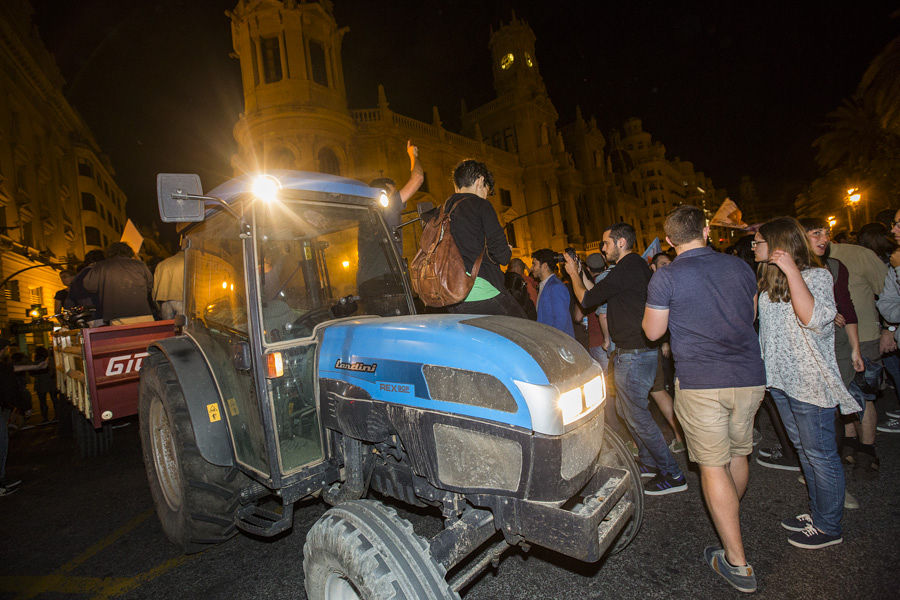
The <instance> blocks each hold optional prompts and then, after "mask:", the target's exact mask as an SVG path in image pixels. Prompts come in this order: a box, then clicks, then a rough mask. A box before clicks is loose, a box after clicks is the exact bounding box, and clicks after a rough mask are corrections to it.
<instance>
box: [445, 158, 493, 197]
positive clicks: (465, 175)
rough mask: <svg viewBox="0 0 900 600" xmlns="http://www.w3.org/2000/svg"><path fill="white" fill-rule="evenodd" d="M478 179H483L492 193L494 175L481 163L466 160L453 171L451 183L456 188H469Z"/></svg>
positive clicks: (469, 159)
mask: <svg viewBox="0 0 900 600" xmlns="http://www.w3.org/2000/svg"><path fill="white" fill-rule="evenodd" d="M479 177H484V184H485V185H486V186H488V190H489V191H490V192H491V193H493V191H494V175H493V173H491V172H490V171H489V170H488V168H487V165H486V164H484V163H483V162H478V161H477V160H473V159H471V158H467V159H466V160H464V161H462V162H461V163H459V164H458V165H456V168H455V169H453V183H454V184H456V187H457V188H464V187H469V186H470V185H472V184H474V183H475V182H476V181H478V178H479Z"/></svg>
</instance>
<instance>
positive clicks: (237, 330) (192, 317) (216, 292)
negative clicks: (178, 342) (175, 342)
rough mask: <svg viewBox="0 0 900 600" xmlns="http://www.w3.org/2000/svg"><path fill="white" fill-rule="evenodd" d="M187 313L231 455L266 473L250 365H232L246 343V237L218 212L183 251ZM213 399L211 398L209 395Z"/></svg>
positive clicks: (263, 444)
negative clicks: (218, 400) (212, 381)
mask: <svg viewBox="0 0 900 600" xmlns="http://www.w3.org/2000/svg"><path fill="white" fill-rule="evenodd" d="M185 284H186V285H187V294H186V298H187V303H186V305H185V316H187V318H188V323H187V326H186V331H187V332H188V333H189V334H190V335H191V336H192V337H193V338H194V339H195V340H197V342H198V344H199V345H200V347H201V348H203V350H204V354H205V356H206V359H207V360H208V361H209V365H210V368H211V369H212V372H213V375H214V376H215V378H216V383H217V385H218V388H219V390H220V391H221V393H222V401H223V407H224V408H223V410H222V411H221V414H223V415H224V417H225V418H226V419H227V420H228V425H229V427H228V429H229V432H230V433H231V436H232V443H233V444H234V450H235V456H236V457H237V459H238V461H239V462H240V463H242V464H243V465H245V466H247V467H249V468H251V469H253V470H254V471H256V472H258V473H260V474H263V475H267V474H268V473H269V466H268V459H267V454H266V443H265V434H264V431H265V430H264V429H263V425H262V422H261V420H260V414H261V413H260V410H259V401H258V399H257V394H256V390H255V388H254V384H253V378H252V376H251V375H250V371H247V370H238V369H236V368H235V366H234V360H233V356H234V353H235V348H239V347H241V346H242V345H246V344H248V343H249V335H248V327H247V296H246V292H245V287H244V241H243V240H242V239H241V237H240V227H239V223H238V222H237V221H236V220H235V219H234V218H233V217H232V216H231V215H229V214H227V213H224V212H220V213H218V214H215V215H213V216H212V217H210V218H209V219H207V220H206V221H205V222H204V223H202V224H200V225H199V226H198V227H197V229H195V230H194V231H193V232H192V233H191V236H190V243H189V245H188V248H187V251H186V253H185ZM210 401H212V400H210Z"/></svg>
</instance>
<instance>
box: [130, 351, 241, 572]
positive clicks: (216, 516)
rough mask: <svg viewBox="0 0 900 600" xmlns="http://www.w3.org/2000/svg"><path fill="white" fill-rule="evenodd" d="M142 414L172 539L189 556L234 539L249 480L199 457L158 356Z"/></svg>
mask: <svg viewBox="0 0 900 600" xmlns="http://www.w3.org/2000/svg"><path fill="white" fill-rule="evenodd" d="M138 415H139V419H140V433H141V447H142V449H143V454H144V466H145V468H146V470H147V479H148V480H149V482H150V492H151V493H152V494H153V502H154V504H155V505H156V514H157V515H158V516H159V520H160V522H161V523H162V528H163V531H164V532H165V534H166V536H167V537H168V538H169V540H171V541H172V543H174V544H175V545H176V546H178V547H179V548H181V550H182V551H184V552H185V553H188V554H190V553H192V552H200V551H201V550H204V549H206V548H207V547H209V546H210V545H213V544H218V543H221V542H224V541H226V540H228V539H229V538H231V537H232V536H233V535H235V534H236V533H237V527H236V525H235V522H234V517H235V513H236V512H237V509H238V507H239V506H240V492H241V489H242V488H243V487H244V486H245V485H247V484H248V483H249V482H250V480H249V478H248V477H247V476H246V475H244V474H243V473H241V472H240V471H239V470H238V469H237V468H235V467H233V466H231V467H219V466H216V465H213V464H211V463H209V462H208V461H206V460H205V459H204V458H203V457H202V456H201V455H200V450H199V449H198V448H197V443H196V440H195V438H194V428H193V426H192V425H191V419H190V415H189V414H188V408H187V403H186V402H185V400H184V394H183V392H182V390H181V386H180V385H179V383H178V380H177V379H176V377H175V372H174V370H173V369H172V366H171V365H170V364H169V362H168V361H167V360H166V358H165V357H164V356H163V355H162V354H159V353H158V352H152V353H151V354H150V356H149V357H147V358H146V359H145V361H144V365H143V368H141V379H140V387H139V401H138Z"/></svg>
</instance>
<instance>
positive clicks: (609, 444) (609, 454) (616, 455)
mask: <svg viewBox="0 0 900 600" xmlns="http://www.w3.org/2000/svg"><path fill="white" fill-rule="evenodd" d="M603 436H604V437H603V449H602V450H601V452H600V463H602V464H604V465H607V466H610V467H616V468H618V469H626V470H627V471H628V472H629V473H630V474H631V485H629V487H628V491H627V492H625V495H626V496H627V497H628V499H629V500H631V502H633V503H634V516H633V517H632V519H631V521H629V522H628V525H626V526H625V529H623V530H622V533H621V534H620V535H619V539H617V540H616V543H615V544H614V545H613V547H612V548H610V550H609V554H610V555H613V554H617V553H619V552H621V551H622V550H624V549H625V547H626V546H628V544H630V543H631V540H633V539H634V537H635V536H636V535H637V534H638V531H640V529H641V523H642V522H643V520H644V486H643V484H642V483H641V471H640V469H638V466H637V462H635V460H634V457H633V456H632V455H631V452H630V451H629V450H628V448H627V447H626V446H625V444H624V442H622V438H620V437H619V436H618V435H616V434H615V432H613V431H611V430H610V428H609V427H607V428H606V431H605V432H604V434H603Z"/></svg>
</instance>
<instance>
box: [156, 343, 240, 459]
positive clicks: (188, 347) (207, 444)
mask: <svg viewBox="0 0 900 600" xmlns="http://www.w3.org/2000/svg"><path fill="white" fill-rule="evenodd" d="M148 351H149V352H160V353H162V354H163V355H164V356H165V357H166V360H168V361H169V364H170V365H172V369H173V370H174V371H175V377H176V378H177V379H178V384H179V385H180V386H181V391H182V392H183V393H184V400H185V403H186V404H187V407H188V414H189V415H190V417H191V427H193V429H194V438H195V439H196V442H197V448H198V449H199V450H200V456H202V457H203V458H204V459H205V460H207V461H208V462H210V463H212V464H214V465H216V466H219V467H231V466H234V451H233V450H232V447H231V436H230V435H229V434H228V427H227V426H226V424H225V410H224V409H223V404H222V399H221V397H220V394H219V389H218V388H217V387H216V382H215V380H214V379H213V376H212V372H211V371H210V369H209V365H208V364H207V363H206V358H205V357H204V356H203V353H202V352H201V351H200V349H199V348H198V347H197V345H196V344H195V343H194V342H193V341H192V340H191V339H190V338H189V337H187V336H176V337H170V338H165V339H161V340H156V341H155V342H153V343H152V344H150V347H149V348H148Z"/></svg>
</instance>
